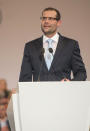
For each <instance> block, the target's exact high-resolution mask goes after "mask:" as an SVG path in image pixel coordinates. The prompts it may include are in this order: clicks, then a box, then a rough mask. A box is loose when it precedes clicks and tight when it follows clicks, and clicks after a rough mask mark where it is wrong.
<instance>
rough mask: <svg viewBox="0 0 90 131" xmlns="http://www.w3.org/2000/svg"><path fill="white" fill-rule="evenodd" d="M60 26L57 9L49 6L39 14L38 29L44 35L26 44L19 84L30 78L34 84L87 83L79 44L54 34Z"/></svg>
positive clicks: (59, 16)
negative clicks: (36, 82) (40, 82)
mask: <svg viewBox="0 0 90 131" xmlns="http://www.w3.org/2000/svg"><path fill="white" fill-rule="evenodd" d="M60 25H61V15H60V13H59V11H58V10H57V9H55V8H51V7H50V8H45V9H44V10H43V11H42V17H41V29H42V32H43V33H44V34H43V36H42V37H40V38H37V39H35V40H32V41H30V42H28V43H26V45H25V50H24V56H23V61H22V66H21V72H20V78H19V81H20V82H23V81H32V78H33V81H64V80H65V81H70V80H72V81H84V80H86V77H87V75H86V70H85V66H84V63H83V60H82V57H81V55H80V49H79V45H78V42H77V41H75V40H73V39H70V38H66V37H64V36H62V35H61V34H59V33H57V29H58V27H59V26H60ZM71 71H72V72H73V78H72V79H71ZM32 76H33V77H32Z"/></svg>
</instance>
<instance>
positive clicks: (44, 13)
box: [43, 10, 56, 17]
mask: <svg viewBox="0 0 90 131" xmlns="http://www.w3.org/2000/svg"><path fill="white" fill-rule="evenodd" d="M43 16H46V17H52V16H56V11H54V10H48V11H44V12H43Z"/></svg>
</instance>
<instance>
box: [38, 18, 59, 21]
mask: <svg viewBox="0 0 90 131" xmlns="http://www.w3.org/2000/svg"><path fill="white" fill-rule="evenodd" d="M40 19H41V20H43V21H45V20H47V19H48V20H51V21H53V20H57V21H58V18H54V17H40Z"/></svg>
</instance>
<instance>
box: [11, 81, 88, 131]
mask: <svg viewBox="0 0 90 131" xmlns="http://www.w3.org/2000/svg"><path fill="white" fill-rule="evenodd" d="M13 107H14V118H15V126H16V131H89V125H90V82H88V81H86V82H21V83H19V94H18V95H17V94H14V95H13Z"/></svg>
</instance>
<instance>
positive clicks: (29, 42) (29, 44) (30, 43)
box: [25, 37, 42, 46]
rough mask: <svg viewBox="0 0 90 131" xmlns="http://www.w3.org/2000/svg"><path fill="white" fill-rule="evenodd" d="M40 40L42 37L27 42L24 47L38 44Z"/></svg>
mask: <svg viewBox="0 0 90 131" xmlns="http://www.w3.org/2000/svg"><path fill="white" fill-rule="evenodd" d="M41 40H42V37H39V38H36V39H34V40H31V41H28V42H27V43H26V44H25V45H26V46H31V45H35V44H37V43H39V42H40V41H41Z"/></svg>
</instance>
